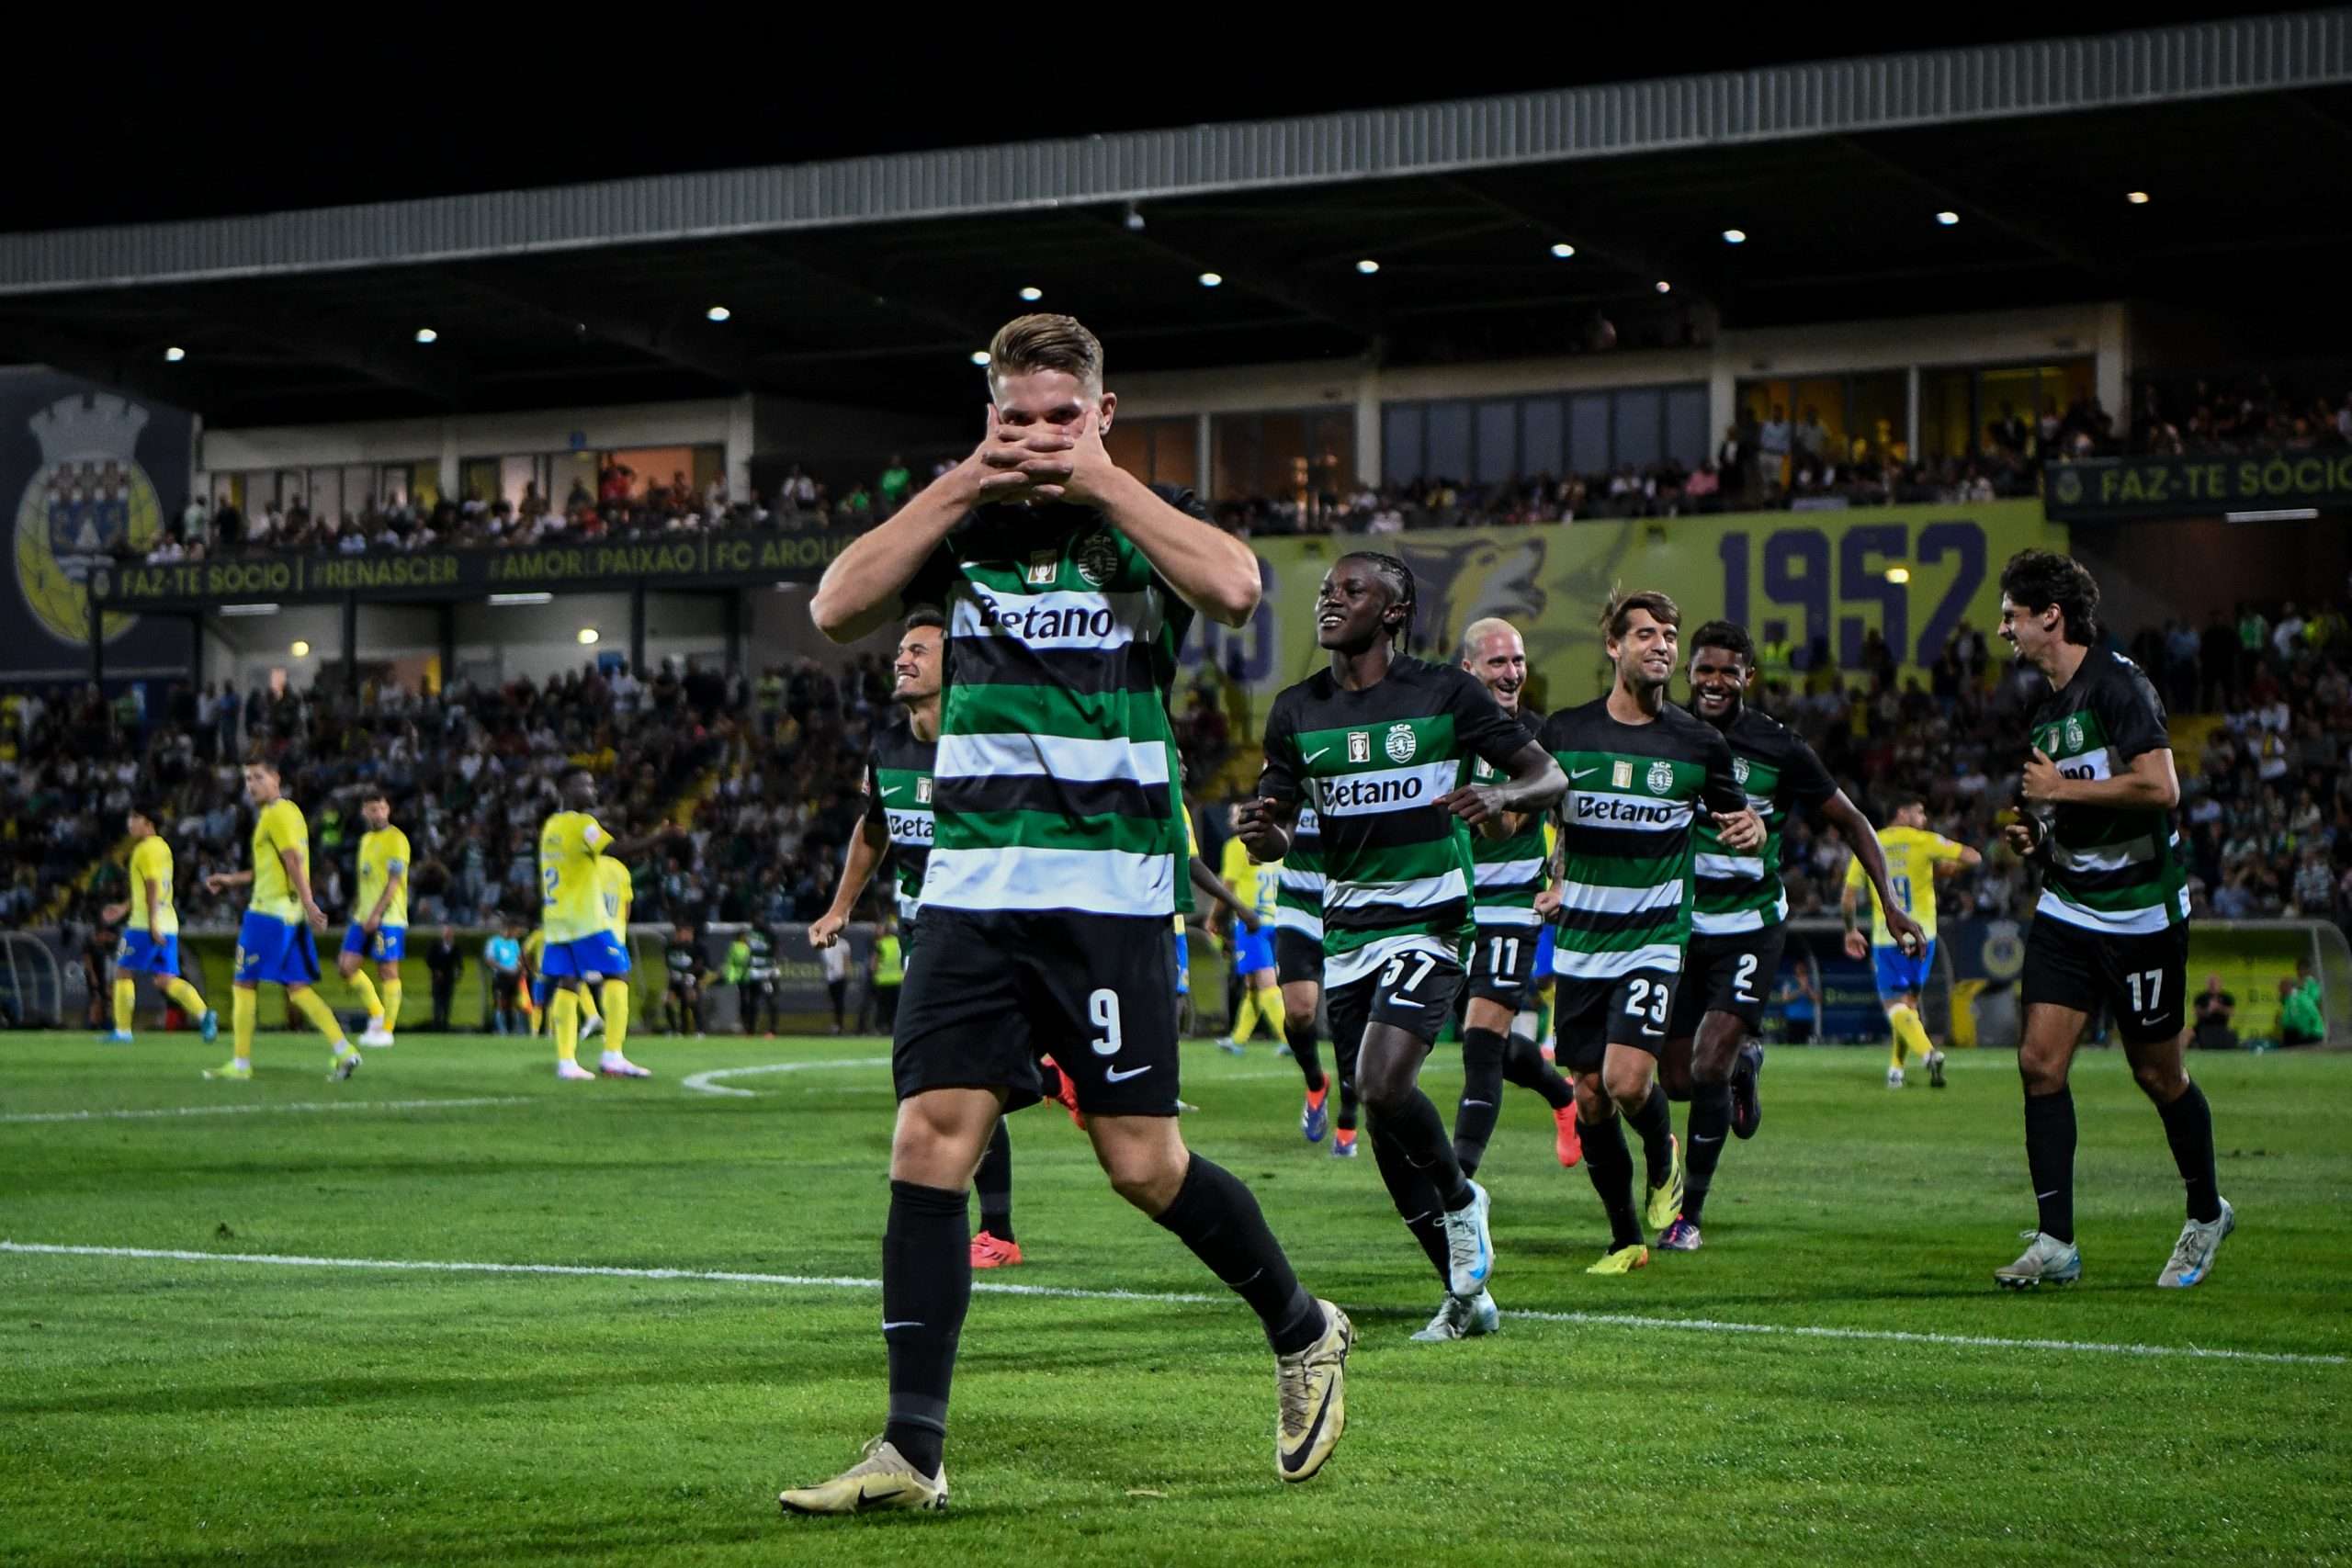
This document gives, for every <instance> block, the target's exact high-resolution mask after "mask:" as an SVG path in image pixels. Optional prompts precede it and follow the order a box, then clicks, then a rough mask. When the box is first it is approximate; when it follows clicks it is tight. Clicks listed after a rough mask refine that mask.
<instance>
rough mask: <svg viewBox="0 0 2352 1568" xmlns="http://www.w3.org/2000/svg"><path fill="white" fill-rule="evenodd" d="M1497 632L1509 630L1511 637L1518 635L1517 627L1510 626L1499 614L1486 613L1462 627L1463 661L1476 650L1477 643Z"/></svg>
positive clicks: (1522, 638)
mask: <svg viewBox="0 0 2352 1568" xmlns="http://www.w3.org/2000/svg"><path fill="white" fill-rule="evenodd" d="M1498 632H1509V633H1510V635H1511V636H1513V637H1519V628H1518V627H1517V626H1512V625H1511V624H1510V622H1509V621H1506V620H1504V619H1503V618H1502V617H1501V616H1500V615H1487V616H1485V617H1483V618H1481V619H1479V620H1476V621H1473V622H1471V623H1470V624H1469V625H1468V626H1464V627H1463V628H1462V657H1463V659H1464V660H1465V661H1466V660H1469V659H1470V657H1471V656H1472V655H1473V654H1475V653H1476V652H1477V649H1478V645H1479V644H1480V643H1482V642H1484V641H1486V640H1487V638H1488V637H1493V636H1495V635H1496V634H1497V633H1498ZM1520 640H1521V641H1522V642H1524V641H1525V640H1526V639H1525V638H1524V637H1521V638H1520Z"/></svg>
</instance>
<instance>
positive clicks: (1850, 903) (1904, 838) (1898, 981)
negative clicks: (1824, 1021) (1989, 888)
mask: <svg viewBox="0 0 2352 1568" xmlns="http://www.w3.org/2000/svg"><path fill="white" fill-rule="evenodd" d="M1890 820H1891V823H1892V825H1891V826H1889V827H1887V828H1884V829H1881V830H1880V832H1879V836H1878V841H1879V844H1880V846H1881V847H1882V848H1883V849H1884V850H1885V852H1886V885H1887V886H1889V887H1891V888H1893V889H1894V901H1895V902H1896V903H1898V904H1900V905H1902V906H1903V912H1904V913H1905V914H1906V915H1908V916H1910V917H1911V918H1912V919H1915V920H1917V921H1918V922H1919V934H1920V936H1921V938H1922V939H1923V940H1922V941H1921V942H1920V944H1919V951H1918V953H1917V955H1916V956H1915V955H1914V954H1911V953H1905V952H1904V951H1903V949H1902V948H1900V947H1898V946H1897V945H1895V942H1894V937H1893V936H1892V935H1891V934H1890V933H1889V932H1888V931H1887V928H1886V911H1885V910H1884V909H1882V908H1879V905H1878V895H1877V894H1876V893H1872V894H1871V896H1870V897H1871V943H1870V945H1871V949H1872V950H1874V951H1875V952H1876V953H1877V955H1878V998H1879V1002H1880V1004H1881V1005H1882V1006H1883V1007H1884V1008H1885V1009H1886V1021H1887V1022H1888V1023H1889V1024H1891V1025H1893V1026H1894V1056H1893V1059H1892V1060H1891V1061H1889V1062H1888V1064H1887V1068H1886V1087H1887V1088H1889V1089H1901V1088H1902V1087H1903V1058H1904V1053H1905V1049H1906V1048H1907V1049H1908V1050H1910V1051H1912V1052H1914V1053H1916V1054H1917V1055H1918V1056H1919V1057H1920V1058H1921V1059H1922V1060H1923V1061H1925V1062H1926V1063H1927V1065H1928V1084H1929V1085H1930V1086H1931V1087H1933V1088H1936V1089H1941V1088H1943V1087H1944V1054H1943V1053H1942V1052H1941V1051H1939V1050H1937V1049H1936V1048H1935V1045H1934V1043H1932V1042H1931V1041H1929V1040H1928V1026H1927V1025H1926V1024H1924V1023H1922V1022H1920V1021H1919V995H1920V992H1921V991H1922V990H1924V989H1925V988H1926V986H1927V981H1928V975H1929V973H1930V972H1931V971H1932V969H1933V966H1934V964H1935V962H1936V886H1935V883H1936V878H1937V877H1938V876H1949V875H1951V874H1955V873H1957V872H1959V871H1960V870H1961V868H1962V867H1963V866H1972V865H1976V864H1979V863H1982V862H1983V861H1984V859H1985V857H1984V855H1983V854H1981V853H1979V852H1977V851H1975V850H1973V849H1970V848H1969V847H1968V846H1967V845H1965V844H1956V843H1953V842H1952V841H1951V840H1950V839H1947V838H1945V837H1943V836H1942V835H1941V834H1939V833H1931V832H1929V831H1928V803H1927V802H1926V801H1925V800H1924V799H1922V798H1921V797H1919V796H1918V795H1901V796H1898V797H1897V798H1896V800H1895V802H1894V817H1893V818H1891V819H1890ZM1867 886H1869V883H1868V882H1867V881H1866V880H1865V879H1864V877H1863V875H1862V863H1861V862H1860V860H1854V859H1849V860H1848V861H1847V862H1846V891H1845V894H1844V896H1843V897H1842V898H1841V899H1840V900H1839V903H1838V911H1839V913H1841V914H1842V915H1844V916H1845V919H1846V956H1847V957H1849V958H1860V957H1862V956H1864V948H1863V943H1862V933H1861V931H1860V925H1859V922H1858V920H1857V906H1858V905H1859V903H1860V897H1861V893H1862V890H1863V889H1864V888H1865V887H1867Z"/></svg>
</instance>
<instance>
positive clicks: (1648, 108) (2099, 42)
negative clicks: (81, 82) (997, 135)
mask: <svg viewBox="0 0 2352 1568" xmlns="http://www.w3.org/2000/svg"><path fill="white" fill-rule="evenodd" d="M2346 82H2352V10H2346V9H2343V8H2336V9H2331V10H2324V11H2305V12H2297V13H2290V14H2287V15H2281V16H2267V17H2234V18H2229V19H2225V20H2222V21H2213V22H2192V23H2187V24H2184V25H2181V26H2177V27H2166V28H2138V29H2134V30H2131V31H2126V32H2117V33H2111V34H2108V35H2105V36H2102V37H2094V38H2066V39H2038V40H2035V41H2032V42H2027V43H2002V44H1977V45H1969V46H1965V47H1962V48H1955V49H1947V50H1934V51H1917V52H1914V53H1910V54H1899V55H1886V56H1879V57H1874V58H1869V59H1860V60H1837V61H1823V62H1815V63H1810V64H1798V65H1786V66H1773V67H1769V68H1764V69H1759V70H1754V71H1734V72H1721V73H1713V74H1710V75H1697V76H1679V77H1665V78H1659V79H1657V80H1653V81H1646V82H1630V83H1611V84H1606V85H1591V86H1583V87H1569V88H1561V89H1556V90H1554V91H1549V92H1538V93H1521V94H1514V95H1510V96H1499V97H1488V98H1473V99H1460V100H1455V101H1453V102H1447V103H1436V104H1421V105H1415V106H1411V107H1401V108H1382V109H1364V110H1355V111H1349V112H1345V113H1340V114H1327V115H1310V116H1303V117H1298V118H1290V119H1273V120H1260V121H1255V122H1243V123H1233V124H1225V125H1201V126H1191V127H1184V128H1179V129H1171V130H1147V131H1134V132H1126V133H1122V134H1119V135H1114V136H1100V137H1082V138H1069V139H1064V140H1060V141H1031V142H1022V143H1009V144H1005V145H1001V146H994V147H972V148H950V149H944V150H940V151H936V152H911V153H899V154H893V155H890V156H885V157H868V158H851V159H842V160H836V161H831V162H826V163H811V164H788V165H782V166H770V167H766V168H754V169H731V170H723V171H720V172H718V173H712V174H695V175H661V176H654V177H650V178H644V179H633V180H613V181H607V182H604V183H602V184H595V185H582V186H563V187H558V188H553V189H543V190H517V191H501V192H494V193H490V194H486V195H477V196H460V197H432V198H428V199H424V200H417V201H392V202H379V203H374V204H371V205H367V206H354V207H342V208H327V209H316V210H311V211H303V212H277V213H263V214H258V215H254V216H250V217H238V218H215V219H205V220H197V221H192V222H181V223H143V224H130V225H118V226H114V227H107V228H94V229H77V230H59V231H47V232H37V233H24V234H7V235H0V294H38V293H46V292H52V291H58V290H65V289H76V288H128V287H131V286H134V285H138V284H145V283H159V282H164V281H170V280H182V279H196V278H222V277H254V276H269V275H274V274H283V273H291V272H311V273H319V272H329V271H336V270H342V269H348V268H358V267H375V266H384V265H404V264H416V263H423V262H439V261H451V260H458V259H477V258H487V257H491V256H512V255H517V254H530V253H535V252H537V253H545V252H561V251H577V250H591V249H599V248H603V247H606V246H612V245H621V244H630V243H659V242H670V241H677V240H688V239H698V238H715V237H718V236H722V235H735V234H752V233H775V232H780V231H792V230H817V229H825V228H837V227H842V226H846V225H853V224H870V223H881V222H893V221H900V220H910V219H922V218H940V217H954V216H977V215H984V214H985V215H993V216H1001V215H1003V214H1006V213H1012V212H1022V211H1035V210H1055V209H1070V208H1074V207H1087V206H1093V205H1106V204H1116V203H1122V202H1126V201H1159V200H1166V199H1169V198H1171V197H1184V196H1196V195H1205V194H1209V193H1213V192H1217V191H1233V190H1253V189H1254V190H1268V189H1282V188H1288V187H1295V186H1330V185H1338V184H1343V183H1347V182H1351V181H1358V180H1374V179H1404V178H1414V177H1426V176H1430V175H1460V174H1464V173H1468V172H1471V171H1474V170H1478V169H1491V168H1503V167H1510V166H1513V165H1520V164H1552V163H1563V162H1568V161H1572V160H1577V159H1589V158H1603V157H1621V156H1624V155H1628V154H1632V153H1638V152H1659V151H1667V150H1673V149H1688V148H1692V147H1704V146H1730V145H1739V144H1748V143H1758V142H1771V141H1792V140H1796V139H1800V138H1806V137H1821V136H1849V135H1860V134H1865V133H1869V132H1874V131H1883V130H1901V129H1904V128H1906V127H1920V126H1930V125H1956V124H1964V123H1968V122H1972V121H1982V120H1996V119H2017V118H2029V117H2033V116H2053V115H2062V114H2070V113H2075V112H2078V111H2082V110H2087V109H2102V108H2106V109H2112V108H2131V107H2145V106H2149V105H2154V104H2156V103H2160V102H2166V101H2178V100H2186V99H2197V98H2211V97H2222V96H2240V95H2245V94H2255V93H2273V94H2276V93H2288V92H2291V91H2293V90H2294V89H2297V88H2303V87H2318V86H2327V85H2339V84H2343V83H2346Z"/></svg>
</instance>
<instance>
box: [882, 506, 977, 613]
mask: <svg viewBox="0 0 2352 1568" xmlns="http://www.w3.org/2000/svg"><path fill="white" fill-rule="evenodd" d="M971 524H972V520H971V519H970V518H968V517H967V518H966V519H965V520H964V521H963V522H961V523H958V524H957V525H956V530H951V535H950V536H951V537H952V536H953V533H954V532H955V531H960V530H962V529H965V528H968V527H970V526H971ZM955 586H956V552H955V550H954V549H953V548H952V547H950V546H949V545H948V543H947V541H946V540H944V539H943V540H941V541H940V542H939V547H937V548H936V549H934V550H933V551H932V552H931V558H930V559H928V560H926V561H924V562H923V563H922V565H921V566H919V567H917V568H915V574H914V575H913V576H912V577H910V578H909V579H907V585H906V586H905V587H904V588H901V589H899V607H900V608H901V609H903V610H905V611H907V612H909V613H911V612H912V611H914V610H915V609H916V608H917V607H919V606H920V607H922V608H926V609H933V610H937V611H938V612H940V613H941V614H942V615H944V614H946V613H947V598H948V594H949V592H951V591H952V590H953V589H954V588H955Z"/></svg>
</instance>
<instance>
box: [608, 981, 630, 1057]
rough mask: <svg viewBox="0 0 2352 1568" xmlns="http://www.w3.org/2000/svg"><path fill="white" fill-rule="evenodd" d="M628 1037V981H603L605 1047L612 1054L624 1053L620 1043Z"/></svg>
mask: <svg viewBox="0 0 2352 1568" xmlns="http://www.w3.org/2000/svg"><path fill="white" fill-rule="evenodd" d="M627 1040H628V981H627V980H607V981H605V1050H607V1051H610V1052H611V1053H612V1054H613V1055H616V1056H618V1055H626V1053H624V1052H623V1051H622V1050H621V1045H622V1043H624V1042H626V1041H627Z"/></svg>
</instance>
